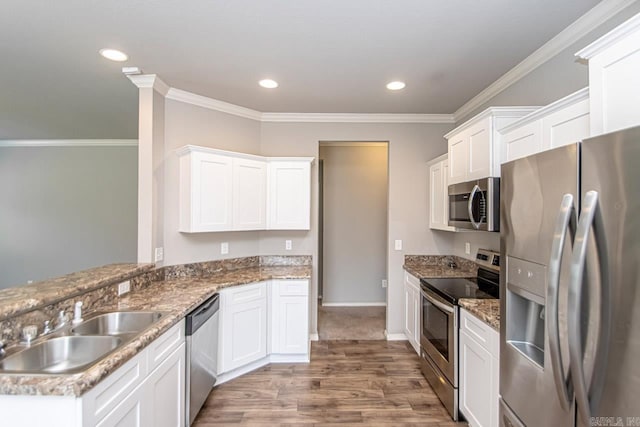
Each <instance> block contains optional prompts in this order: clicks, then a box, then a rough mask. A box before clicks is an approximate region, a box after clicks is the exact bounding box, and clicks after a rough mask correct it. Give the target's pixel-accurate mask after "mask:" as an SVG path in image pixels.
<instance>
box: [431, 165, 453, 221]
mask: <svg viewBox="0 0 640 427" xmlns="http://www.w3.org/2000/svg"><path fill="white" fill-rule="evenodd" d="M429 228H431V229H434V230H445V231H455V227H450V226H449V160H448V155H447V154H445V155H443V156H440V157H438V158H436V159H433V160H432V161H431V162H429Z"/></svg>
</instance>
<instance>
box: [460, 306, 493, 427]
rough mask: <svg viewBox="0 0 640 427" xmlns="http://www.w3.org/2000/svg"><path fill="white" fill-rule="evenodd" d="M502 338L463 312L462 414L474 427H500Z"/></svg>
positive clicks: (461, 325)
mask: <svg viewBox="0 0 640 427" xmlns="http://www.w3.org/2000/svg"><path fill="white" fill-rule="evenodd" d="M499 354H500V336H499V334H498V332H497V331H496V330H494V329H493V328H491V327H490V326H489V325H487V324H486V323H484V322H483V321H482V320H480V319H478V318H477V317H475V316H474V315H472V314H471V313H469V312H468V311H466V310H465V309H460V354H459V360H460V411H461V412H462V413H463V414H464V416H465V418H466V419H467V421H468V422H469V425H470V426H472V427H497V426H498V403H499V401H498V387H499V375H500V361H499Z"/></svg>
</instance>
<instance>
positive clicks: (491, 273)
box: [420, 249, 500, 421]
mask: <svg viewBox="0 0 640 427" xmlns="http://www.w3.org/2000/svg"><path fill="white" fill-rule="evenodd" d="M476 261H477V262H478V263H479V264H481V265H483V266H484V267H480V268H479V269H478V274H477V277H476V278H468V279H465V278H447V279H427V278H423V279H421V280H420V287H421V304H422V309H421V313H420V319H421V321H420V324H421V326H420V365H421V370H422V374H423V375H424V377H425V378H426V379H427V381H428V382H429V384H430V385H431V387H432V388H433V389H434V391H435V392H436V394H437V395H438V397H439V398H440V400H441V401H442V403H443V404H444V406H445V408H447V411H449V414H451V417H452V418H453V419H454V420H455V421H457V420H458V418H459V412H458V384H459V379H458V318H459V310H460V308H459V306H458V300H459V299H461V298H497V297H498V295H499V280H500V273H499V267H498V266H499V263H500V255H499V254H498V253H495V252H491V251H487V250H485V249H480V250H478V254H477V256H476Z"/></svg>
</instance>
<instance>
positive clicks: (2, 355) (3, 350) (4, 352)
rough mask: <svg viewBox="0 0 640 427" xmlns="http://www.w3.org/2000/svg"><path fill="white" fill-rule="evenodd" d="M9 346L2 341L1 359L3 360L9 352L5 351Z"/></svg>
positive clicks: (0, 342)
mask: <svg viewBox="0 0 640 427" xmlns="http://www.w3.org/2000/svg"><path fill="white" fill-rule="evenodd" d="M6 346H7V345H6V344H5V343H4V341H0V358H3V357H4V356H5V355H6V354H7V352H6V350H5V349H4V348H5V347H6Z"/></svg>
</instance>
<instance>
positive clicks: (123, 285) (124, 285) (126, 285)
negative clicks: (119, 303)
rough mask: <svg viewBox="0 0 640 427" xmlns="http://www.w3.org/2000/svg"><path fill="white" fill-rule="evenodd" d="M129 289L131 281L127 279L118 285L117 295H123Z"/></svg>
mask: <svg viewBox="0 0 640 427" xmlns="http://www.w3.org/2000/svg"><path fill="white" fill-rule="evenodd" d="M130 290H131V282H129V281H128V280H127V281H126V282H122V283H120V284H119V285H118V296H120V295H124V294H126V293H127V292H129V291H130Z"/></svg>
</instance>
